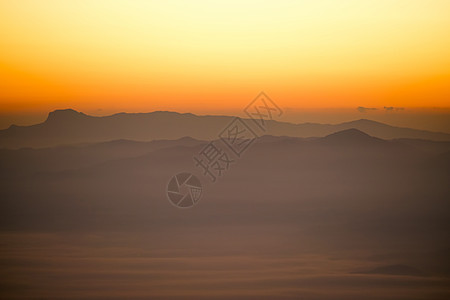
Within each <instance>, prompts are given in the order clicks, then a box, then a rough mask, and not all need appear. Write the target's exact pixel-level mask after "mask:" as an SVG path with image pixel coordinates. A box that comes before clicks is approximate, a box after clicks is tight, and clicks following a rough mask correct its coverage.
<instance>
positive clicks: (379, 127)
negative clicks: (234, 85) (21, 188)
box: [0, 109, 450, 148]
mask: <svg viewBox="0 0 450 300" xmlns="http://www.w3.org/2000/svg"><path fill="white" fill-rule="evenodd" d="M231 120H232V117H228V116H197V115H193V114H189V113H187V114H180V113H176V112H161V111H157V112H151V113H119V114H115V115H111V116H106V117H93V116H89V115H86V114H83V113H81V112H77V111H74V110H72V109H66V110H56V111H53V112H51V113H50V114H49V116H48V118H47V120H46V121H45V122H43V123H41V124H36V125H32V126H15V125H12V126H11V127H9V128H8V129H4V130H0V148H19V147H49V146H55V145H61V144H73V143H92V142H101V141H110V140H117V139H128V140H136V141H150V140H155V139H179V138H181V137H184V136H191V137H193V138H195V139H200V140H207V139H214V138H217V135H218V133H219V132H220V131H221V130H222V129H223V128H225V127H226V126H227V125H228V123H229V122H231ZM248 124H249V126H253V128H254V130H255V131H256V132H257V133H258V134H259V135H264V134H269V135H275V136H292V137H322V136H326V135H328V134H331V133H334V132H337V131H341V130H346V129H350V128H356V129H359V130H361V131H364V132H365V133H367V134H369V135H371V136H374V137H379V138H383V139H394V138H413V139H428V140H439V141H450V134H446V133H437V132H430V131H424V130H416V129H410V128H400V127H394V126H389V125H386V124H382V123H379V122H375V121H370V120H364V119H363V120H357V121H352V122H347V123H342V124H335V125H331V124H312V123H305V124H292V123H286V122H278V121H270V122H268V128H269V130H268V131H267V132H262V131H259V129H256V128H255V127H254V124H253V122H251V121H249V123H248Z"/></svg>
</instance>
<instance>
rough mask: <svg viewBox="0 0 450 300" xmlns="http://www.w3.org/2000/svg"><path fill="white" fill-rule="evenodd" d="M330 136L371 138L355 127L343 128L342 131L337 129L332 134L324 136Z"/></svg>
mask: <svg viewBox="0 0 450 300" xmlns="http://www.w3.org/2000/svg"><path fill="white" fill-rule="evenodd" d="M332 137H340V138H342V137H345V138H358V139H359V138H372V137H371V136H370V135H368V134H367V133H365V132H362V131H361V130H358V129H356V128H350V129H345V130H342V131H338V132H335V133H332V134H329V135H327V136H326V137H325V138H332Z"/></svg>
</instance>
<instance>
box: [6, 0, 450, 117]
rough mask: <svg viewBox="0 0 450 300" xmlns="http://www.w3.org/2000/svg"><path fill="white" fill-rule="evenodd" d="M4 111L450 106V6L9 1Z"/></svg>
mask: <svg viewBox="0 0 450 300" xmlns="http://www.w3.org/2000/svg"><path fill="white" fill-rule="evenodd" d="M0 30H1V35H0V111H1V112H2V113H3V114H7V113H17V112H42V111H49V110H53V109H55V108H67V107H72V108H75V109H78V110H81V111H95V110H100V109H101V110H103V111H133V112H134V111H152V110H176V111H194V112H199V111H203V112H208V111H217V110H227V109H237V108H241V107H245V105H246V104H247V103H248V102H249V101H250V100H251V99H253V98H254V97H255V96H256V95H257V94H258V93H259V92H260V91H261V90H264V91H266V92H267V93H268V94H269V96H271V97H272V98H274V99H276V101H277V103H279V104H280V106H282V107H289V108H300V109H301V108H324V107H335V108H336V107H357V106H366V107H374V106H377V107H382V106H401V107H450V1H446V0H442V1H440V0H431V1H430V0H428V1H425V0H423V1H415V0H407V1H399V0H381V1H380V0H377V1H375V0H373V1H369V0H367V1H363V0H353V1H333V0H319V1H272V2H263V1H234V0H232V1H173V0H169V1H139V0H134V1H128V0H122V1H113V0H111V1H109V0H99V1H79V0H73V1H71V0H66V1H56V0H55V1H50V0H40V1H25V0H11V1H1V2H0Z"/></svg>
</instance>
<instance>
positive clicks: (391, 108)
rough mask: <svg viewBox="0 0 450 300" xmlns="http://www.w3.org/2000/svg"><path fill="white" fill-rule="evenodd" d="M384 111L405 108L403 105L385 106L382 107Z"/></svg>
mask: <svg viewBox="0 0 450 300" xmlns="http://www.w3.org/2000/svg"><path fill="white" fill-rule="evenodd" d="M383 108H384V109H385V110H386V111H399V110H405V108H404V107H394V106H385V107H383Z"/></svg>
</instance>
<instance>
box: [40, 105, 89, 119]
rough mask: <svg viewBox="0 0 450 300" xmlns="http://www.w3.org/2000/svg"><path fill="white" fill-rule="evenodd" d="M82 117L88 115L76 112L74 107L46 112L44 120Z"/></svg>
mask: <svg viewBox="0 0 450 300" xmlns="http://www.w3.org/2000/svg"><path fill="white" fill-rule="evenodd" d="M80 117H81V118H84V117H88V116H87V115H85V114H84V113H82V112H78V111H76V110H74V109H71V108H68V109H57V110H54V111H52V112H50V113H49V114H48V117H47V120H46V122H61V121H69V120H78V119H80Z"/></svg>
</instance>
